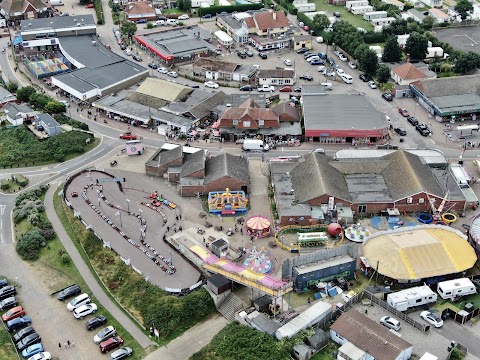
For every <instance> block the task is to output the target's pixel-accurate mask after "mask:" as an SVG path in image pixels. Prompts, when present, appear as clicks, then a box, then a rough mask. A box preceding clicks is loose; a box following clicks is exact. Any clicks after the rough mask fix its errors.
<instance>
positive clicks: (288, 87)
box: [278, 86, 292, 92]
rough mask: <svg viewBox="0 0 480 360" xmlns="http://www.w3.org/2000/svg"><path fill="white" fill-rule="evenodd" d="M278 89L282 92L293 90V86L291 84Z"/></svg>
mask: <svg viewBox="0 0 480 360" xmlns="http://www.w3.org/2000/svg"><path fill="white" fill-rule="evenodd" d="M278 91H280V92H292V87H291V86H284V87H282V88H281V89H280V90H278Z"/></svg>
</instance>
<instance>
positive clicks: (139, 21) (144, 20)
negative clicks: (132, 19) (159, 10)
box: [137, 19, 147, 24]
mask: <svg viewBox="0 0 480 360" xmlns="http://www.w3.org/2000/svg"><path fill="white" fill-rule="evenodd" d="M146 23H147V20H146V19H140V20H137V24H146Z"/></svg>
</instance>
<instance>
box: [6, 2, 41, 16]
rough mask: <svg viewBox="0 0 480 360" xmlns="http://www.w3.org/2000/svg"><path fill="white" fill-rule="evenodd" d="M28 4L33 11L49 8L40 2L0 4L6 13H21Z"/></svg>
mask: <svg viewBox="0 0 480 360" xmlns="http://www.w3.org/2000/svg"><path fill="white" fill-rule="evenodd" d="M28 4H31V5H32V6H33V7H34V8H35V9H37V10H41V9H46V8H48V7H49V6H48V5H46V4H45V3H44V2H43V1H41V0H4V1H2V3H1V8H2V9H4V10H5V11H6V12H7V13H10V14H12V13H23V12H24V11H25V10H26V8H27V6H28Z"/></svg>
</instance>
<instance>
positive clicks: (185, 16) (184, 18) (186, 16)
mask: <svg viewBox="0 0 480 360" xmlns="http://www.w3.org/2000/svg"><path fill="white" fill-rule="evenodd" d="M177 19H178V20H188V19H190V17H189V16H188V15H187V14H183V15H180V16H179V17H178V18H177Z"/></svg>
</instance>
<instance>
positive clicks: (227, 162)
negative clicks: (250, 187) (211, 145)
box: [205, 153, 248, 184]
mask: <svg viewBox="0 0 480 360" xmlns="http://www.w3.org/2000/svg"><path fill="white" fill-rule="evenodd" d="M225 176H227V177H230V178H233V179H238V180H241V181H244V182H248V164H247V160H245V159H242V158H241V157H240V156H234V155H231V154H228V153H224V154H221V155H218V156H215V157H213V158H211V159H208V160H207V162H206V163H205V184H209V183H211V182H213V181H215V180H218V179H221V178H222V177H225Z"/></svg>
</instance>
